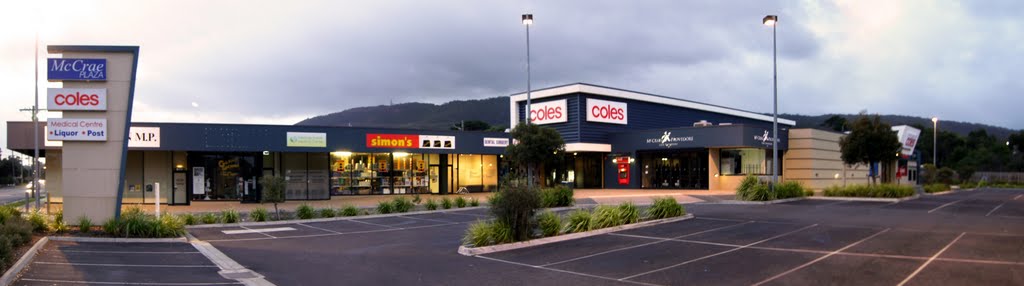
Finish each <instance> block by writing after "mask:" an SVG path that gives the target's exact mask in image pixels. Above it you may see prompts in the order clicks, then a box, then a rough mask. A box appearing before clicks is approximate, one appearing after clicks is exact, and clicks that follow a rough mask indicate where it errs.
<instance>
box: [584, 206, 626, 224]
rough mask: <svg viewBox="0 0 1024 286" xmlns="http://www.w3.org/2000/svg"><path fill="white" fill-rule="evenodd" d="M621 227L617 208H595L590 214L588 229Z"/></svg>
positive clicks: (620, 216) (620, 218)
mask: <svg viewBox="0 0 1024 286" xmlns="http://www.w3.org/2000/svg"><path fill="white" fill-rule="evenodd" d="M619 225H622V215H621V212H620V211H619V208H618V207H615V206H604V205H602V206H597V207H596V208H594V212H593V213H591V218H590V227H589V228H590V229H591V230H594V229H602V228H608V227H613V226H619Z"/></svg>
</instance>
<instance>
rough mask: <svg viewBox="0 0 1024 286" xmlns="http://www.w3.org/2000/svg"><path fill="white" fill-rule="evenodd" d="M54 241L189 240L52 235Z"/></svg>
mask: <svg viewBox="0 0 1024 286" xmlns="http://www.w3.org/2000/svg"><path fill="white" fill-rule="evenodd" d="M49 238H50V240H53V241H70V242H106V243H175V242H182V243H184V242H188V239H187V238H185V237H172V238H124V237H77V236H50V237H49Z"/></svg>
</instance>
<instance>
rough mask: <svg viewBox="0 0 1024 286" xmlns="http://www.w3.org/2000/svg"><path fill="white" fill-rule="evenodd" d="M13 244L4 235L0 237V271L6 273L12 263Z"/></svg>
mask: <svg viewBox="0 0 1024 286" xmlns="http://www.w3.org/2000/svg"><path fill="white" fill-rule="evenodd" d="M15 247H16V246H14V243H12V242H11V240H10V238H8V237H7V236H6V235H0V271H7V267H9V266H10V265H11V264H12V262H14V248H15Z"/></svg>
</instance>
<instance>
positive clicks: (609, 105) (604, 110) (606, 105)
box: [587, 98, 628, 125]
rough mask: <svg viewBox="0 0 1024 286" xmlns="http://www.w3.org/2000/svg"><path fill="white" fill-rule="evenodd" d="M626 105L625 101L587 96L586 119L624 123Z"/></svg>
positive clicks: (625, 119) (626, 119)
mask: <svg viewBox="0 0 1024 286" xmlns="http://www.w3.org/2000/svg"><path fill="white" fill-rule="evenodd" d="M626 107H627V106H626V103H625V102H616V101H607V100H600V99H593V98H587V121H592V122H602V123H612V124H622V125H626V124H627V123H628V118H627V116H626V111H627V109H626Z"/></svg>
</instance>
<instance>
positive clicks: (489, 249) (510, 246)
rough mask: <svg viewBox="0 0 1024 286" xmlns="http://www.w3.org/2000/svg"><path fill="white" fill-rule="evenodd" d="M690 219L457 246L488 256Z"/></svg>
mask: <svg viewBox="0 0 1024 286" xmlns="http://www.w3.org/2000/svg"><path fill="white" fill-rule="evenodd" d="M692 218H693V214H686V215H684V216H680V217H673V218H665V219H656V220H649V221H642V222H638V223H632V224H626V225H620V226H615V227H609V228H602V229H595V230H591V231H585V232H578V233H571V234H564V235H559V236H552V237H545V238H538V239H532V240H527V241H520V242H513V243H506V244H499V245H491V246H481V247H466V246H465V245H462V246H459V254H462V255H465V256H477V255H484V254H489V253H495V252H501V251H508V250H514V249H520V248H526V247H533V246H538V245H545V244H550V243H556V242H562V241H568V240H574V239H580V238H585V237H591V236H595V235H601V234H606V233H611V232H616V231H622V230H628V229H634V228H640V227H645V226H652V225H658V224H663V223H671V222H677V221H683V220H688V219H692Z"/></svg>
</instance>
